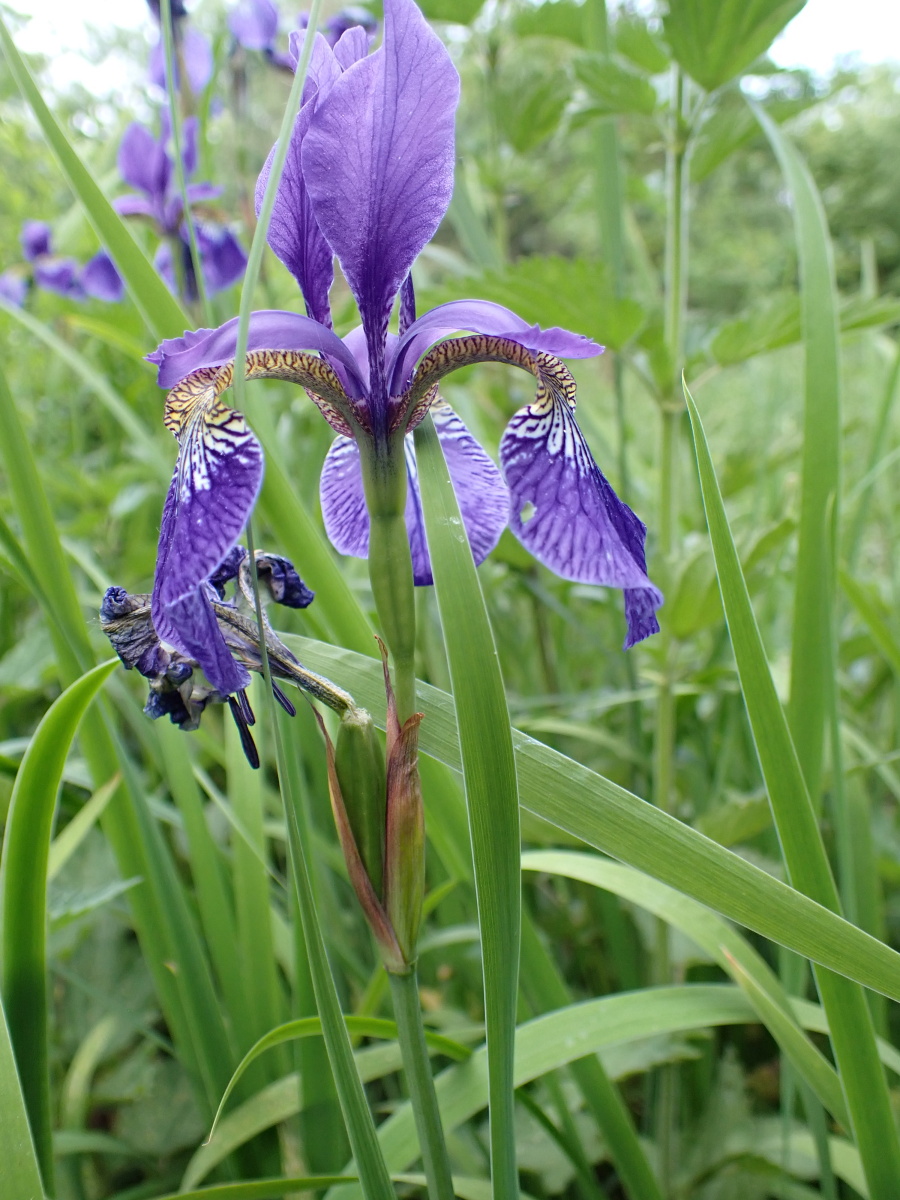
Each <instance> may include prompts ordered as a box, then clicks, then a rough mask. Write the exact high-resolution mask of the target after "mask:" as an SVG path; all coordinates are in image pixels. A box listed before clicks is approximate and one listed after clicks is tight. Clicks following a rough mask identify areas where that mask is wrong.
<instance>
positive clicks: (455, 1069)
mask: <svg viewBox="0 0 900 1200" xmlns="http://www.w3.org/2000/svg"><path fill="white" fill-rule="evenodd" d="M756 1020H757V1016H756V1012H755V1010H754V1009H753V1007H752V1005H751V1004H750V1002H749V1001H748V1000H747V998H746V996H744V994H743V993H742V992H741V990H740V989H739V988H736V987H734V986H732V985H728V984H689V985H679V986H672V987H661V988H646V989H642V990H640V991H636V992H618V993H616V994H614V995H610V996H602V997H601V998H600V999H596V1000H587V1001H584V1002H583V1003H581V1004H573V1005H571V1006H570V1007H567V1008H564V1009H559V1010H557V1011H556V1012H552V1013H547V1014H545V1015H544V1016H541V1017H536V1018H535V1019H534V1020H533V1021H527V1022H525V1023H524V1024H523V1025H520V1026H519V1027H518V1029H517V1030H516V1058H515V1074H514V1079H515V1085H516V1087H522V1086H523V1085H524V1084H526V1083H530V1082H531V1080H533V1079H538V1078H540V1077H541V1076H542V1075H546V1074H547V1072H549V1071H553V1070H557V1069H559V1068H560V1067H564V1066H566V1065H567V1064H568V1063H571V1062H574V1061H575V1060H577V1059H579V1058H582V1057H584V1056H585V1055H587V1054H596V1053H597V1052H598V1051H602V1050H603V1049H604V1048H606V1047H611V1046H613V1045H614V1044H616V1043H622V1042H629V1041H634V1040H639V1039H644V1038H649V1037H654V1036H657V1035H659V1034H664V1033H677V1032H685V1031H687V1030H690V1029H702V1028H705V1027H708V1026H719V1025H739V1024H745V1023H752V1022H755V1021H756ZM435 1085H436V1088H437V1094H438V1101H439V1103H440V1108H441V1119H442V1120H443V1123H444V1128H445V1129H446V1130H447V1132H448V1133H449V1132H450V1131H451V1130H453V1129H456V1128H458V1127H459V1126H460V1125H461V1124H462V1123H463V1122H464V1121H467V1120H469V1119H470V1118H471V1117H472V1116H474V1115H475V1113H477V1112H479V1110H480V1109H482V1108H483V1107H484V1105H485V1102H486V1100H487V1092H488V1077H487V1061H486V1054H485V1051H484V1050H477V1051H476V1052H475V1054H473V1055H472V1057H471V1059H470V1060H469V1061H468V1062H467V1063H463V1064H461V1065H460V1066H452V1067H448V1068H447V1069H446V1070H445V1071H443V1072H442V1073H441V1074H440V1075H439V1076H438V1077H437V1079H436V1081H435ZM378 1135H379V1139H380V1141H381V1144H382V1148H383V1150H384V1154H385V1158H386V1159H387V1162H388V1165H389V1167H390V1169H391V1170H392V1171H401V1170H403V1169H404V1168H405V1167H406V1166H407V1165H408V1164H409V1163H411V1162H412V1161H414V1159H415V1157H416V1155H417V1154H418V1143H417V1139H416V1132H415V1122H414V1119H413V1113H412V1111H411V1108H410V1105H409V1104H404V1105H403V1106H402V1107H401V1108H399V1109H398V1110H397V1111H396V1112H395V1113H393V1114H392V1115H391V1116H390V1117H389V1118H388V1119H387V1121H385V1122H384V1124H383V1125H382V1126H381V1127H380V1128H379V1131H378ZM352 1194H353V1193H352V1192H350V1191H349V1190H347V1189H344V1188H339V1189H336V1190H335V1192H334V1193H332V1197H333V1200H339V1198H340V1200H349V1196H350V1195H352Z"/></svg>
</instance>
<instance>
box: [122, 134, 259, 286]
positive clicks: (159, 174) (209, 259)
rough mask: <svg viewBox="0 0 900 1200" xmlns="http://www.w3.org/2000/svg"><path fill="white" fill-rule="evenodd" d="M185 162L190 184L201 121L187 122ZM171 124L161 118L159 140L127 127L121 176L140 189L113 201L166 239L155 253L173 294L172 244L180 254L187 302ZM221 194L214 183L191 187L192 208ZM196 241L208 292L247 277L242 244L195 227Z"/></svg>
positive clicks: (225, 233) (190, 279)
mask: <svg viewBox="0 0 900 1200" xmlns="http://www.w3.org/2000/svg"><path fill="white" fill-rule="evenodd" d="M183 132H184V145H183V147H182V161H183V163H184V171H185V176H186V177H187V178H188V179H189V178H190V177H191V176H192V175H193V174H194V172H195V171H196V169H197V119H196V117H188V119H187V120H186V121H185V123H184V131H183ZM169 135H170V130H169V122H168V118H167V117H166V116H165V115H164V116H163V118H162V134H161V136H160V137H159V138H155V137H154V136H153V134H152V133H151V131H150V130H149V129H147V128H146V127H145V126H143V125H139V124H137V123H135V124H133V125H129V127H128V129H126V131H125V136H124V137H123V138H122V144H121V146H120V147H119V171H120V172H121V175H122V178H123V179H124V180H125V182H126V183H128V184H130V185H131V186H132V187H133V188H136V189H137V191H136V192H131V193H129V194H127V195H125V196H119V197H118V199H116V200H114V201H113V206H114V208H115V209H116V211H117V212H119V213H121V214H122V216H143V217H149V218H150V219H151V220H152V221H153V222H154V224H155V225H156V227H157V230H158V232H159V233H160V235H161V236H162V237H165V238H168V239H169V242H164V243H163V244H162V245H161V246H160V247H159V250H158V251H157V255H156V266H157V268H158V270H159V271H160V273H161V274H162V276H163V278H164V279H165V280H166V282H167V283H168V284H169V286H170V287H171V288H172V289H173V290H174V288H175V280H176V272H175V270H174V265H173V262H172V253H173V250H172V244H171V243H176V245H177V252H178V253H180V254H181V255H182V261H183V264H184V279H185V285H186V290H187V297H188V299H196V296H197V286H196V280H195V279H194V267H193V260H192V258H191V253H190V245H189V242H188V235H187V230H186V228H185V226H184V204H183V202H182V198H181V192H180V190H179V187H178V182H177V178H176V173H175V165H174V163H173V161H172V158H171V156H170V154H169V151H168V143H169ZM221 192H222V189H221V188H219V187H216V186H214V185H213V184H211V183H189V184H188V186H187V198H188V202H189V203H190V204H196V203H198V202H201V201H204V200H214V199H215V198H216V197H217V196H219V195H221ZM197 242H198V248H199V250H200V261H201V263H202V267H203V277H204V280H205V282H206V287H207V291H209V292H210V293H215V292H218V291H221V290H222V289H223V288H226V287H230V286H231V284H233V283H235V282H236V280H238V279H240V277H241V276H242V275H243V273H244V268H245V267H246V265H247V256H246V255H245V253H244V251H243V249H242V248H241V245H240V243H239V242H238V240H237V238H236V237H235V236H234V234H233V233H231V232H230V230H228V229H223V228H221V227H220V226H215V225H210V224H199V225H198V226H197Z"/></svg>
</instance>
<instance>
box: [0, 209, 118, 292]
mask: <svg viewBox="0 0 900 1200" xmlns="http://www.w3.org/2000/svg"><path fill="white" fill-rule="evenodd" d="M19 241H20V243H21V246H22V257H23V258H24V259H25V264H27V265H25V266H23V267H21V268H12V269H10V270H8V271H4V272H3V274H2V275H0V296H2V297H3V299H4V300H5V301H6V302H7V303H8V304H12V305H15V307H16V308H20V307H21V306H22V305H23V304H24V303H25V297H26V296H27V294H28V286H29V282H31V283H33V284H34V286H35V287H39V288H41V289H42V290H43V291H45V292H54V293H55V294H56V295H57V296H64V297H65V298H66V299H67V300H87V299H89V298H90V299H94V300H105V301H106V302H107V303H111V304H115V303H117V302H118V301H119V300H121V299H122V297H123V296H124V294H125V285H124V284H123V282H122V279H121V277H120V275H119V272H118V271H117V270H116V268H115V267H114V266H113V262H112V259H111V258H110V257H109V255H108V254H107V253H106V251H105V250H100V251H98V252H97V254H95V255H94V257H93V258H91V259H89V260H88V261H87V262H86V263H84V265H81V264H80V263H79V262H78V261H77V259H74V258H71V257H68V256H62V255H58V254H54V253H53V235H52V233H51V230H50V226H49V225H48V224H47V222H46V221H26V222H25V224H24V225H23V226H22V232H21V234H20V235H19Z"/></svg>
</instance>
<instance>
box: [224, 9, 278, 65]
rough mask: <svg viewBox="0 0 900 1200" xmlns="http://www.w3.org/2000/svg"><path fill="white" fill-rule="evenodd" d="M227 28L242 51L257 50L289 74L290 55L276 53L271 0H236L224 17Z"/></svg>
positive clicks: (275, 24)
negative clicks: (226, 21) (226, 17)
mask: <svg viewBox="0 0 900 1200" xmlns="http://www.w3.org/2000/svg"><path fill="white" fill-rule="evenodd" d="M228 28H229V29H230V30H231V33H232V35H233V37H234V39H235V41H236V42H238V44H239V45H241V46H243V47H244V49H245V50H258V51H260V52H261V53H262V54H264V55H265V56H266V58H267V59H268V60H269V62H271V63H272V64H273V65H274V66H276V67H281V68H282V70H285V71H293V69H294V62H293V60H292V59H291V57H290V55H288V54H285V53H283V52H282V51H280V50H278V49H276V42H277V40H278V9H277V8H276V7H275V5H274V4H273V3H272V0H239V3H238V4H237V5H236V6H235V7H234V8H233V9H232V10H231V12H230V13H229V14H228Z"/></svg>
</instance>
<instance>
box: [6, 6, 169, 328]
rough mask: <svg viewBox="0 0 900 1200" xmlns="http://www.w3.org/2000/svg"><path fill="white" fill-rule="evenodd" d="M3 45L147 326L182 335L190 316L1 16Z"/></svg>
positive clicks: (15, 76)
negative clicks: (53, 107)
mask: <svg viewBox="0 0 900 1200" xmlns="http://www.w3.org/2000/svg"><path fill="white" fill-rule="evenodd" d="M0 44H2V46H3V53H4V54H5V56H6V61H7V63H8V64H9V69H10V72H11V73H12V76H13V79H14V80H15V81H16V86H17V87H18V89H19V91H20V92H21V93H22V97H23V99H24V100H25V102H26V103H27V104H28V106H29V107H30V108H31V111H32V112H33V113H34V115H35V118H36V119H37V123H38V125H40V127H41V132H42V133H43V135H44V137H45V138H46V139H47V142H48V144H49V146H50V149H51V150H52V151H53V154H54V156H55V157H56V161H57V162H58V163H59V166H60V168H61V170H62V173H63V175H65V177H66V180H67V182H68V184H69V186H70V187H71V189H72V191H73V192H74V193H75V195H76V196H77V197H78V199H79V201H80V202H81V205H82V207H83V208H84V210H85V212H86V213H87V215H88V219H89V220H90V222H91V224H92V225H93V226H94V229H95V230H96V231H97V236H98V237H99V238H100V241H101V242H102V243H103V245H104V246H105V247H106V248H107V250H108V251H109V253H110V255H111V256H112V258H113V260H114V262H115V264H116V267H117V269H118V271H119V274H120V275H121V276H122V278H123V279H124V281H125V286H126V287H127V288H128V292H129V295H130V296H131V298H132V300H133V301H134V303H135V306H136V307H137V309H138V311H139V312H140V314H141V316H142V317H143V318H144V321H145V322H146V324H147V328H148V329H149V330H150V332H151V333H152V334H153V336H154V337H155V338H156V339H157V341H162V340H163V338H166V337H178V336H180V335H181V333H183V332H184V329H185V327H186V326H188V325H189V324H190V321H189V319H188V317H187V316H186V315H185V313H184V310H183V309H182V308H181V306H180V305H179V303H178V301H177V300H176V299H175V297H174V296H173V295H172V293H171V292H170V291H169V289H168V288H167V287H166V285H165V283H163V281H162V279H160V277H159V275H158V274H157V273H156V271H155V270H154V268H153V265H152V264H151V262H150V260H149V259H148V258H147V256H146V255H145V254H144V252H143V250H142V249H141V248H140V246H139V245H138V244H137V242H136V241H135V240H134V237H133V236H132V234H131V230H130V229H129V228H128V226H127V225H126V224H125V222H124V221H123V220H122V218H121V217H120V216H119V214H118V213H117V212H116V210H115V209H114V208H113V206H112V205H111V204H110V202H109V201H108V200H107V198H106V197H105V196H104V195H103V192H102V191H101V190H100V188H99V187H98V186H97V183H96V181H95V179H94V177H93V175H92V174H91V172H90V171H89V170H88V168H87V167H86V166H85V165H84V163H83V162H82V161H81V159H80V158H79V157H78V155H77V153H76V152H75V150H73V148H72V146H71V145H70V144H69V140H68V138H67V137H66V135H65V133H64V132H63V130H62V129H61V128H60V125H59V123H58V121H57V120H56V118H55V117H54V115H53V113H52V112H51V111H50V109H49V108H48V107H47V105H46V103H45V102H44V98H43V96H41V93H40V91H39V90H38V87H37V85H36V83H35V82H34V79H33V78H32V76H31V72H30V71H29V70H28V67H27V65H26V63H25V60H24V59H23V58H22V56H21V55H20V54H19V51H18V50H17V49H16V44H15V42H14V41H13V39H12V37H11V36H10V33H9V30H8V29H7V27H6V23H5V22H4V21H3V19H2V18H0Z"/></svg>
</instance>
